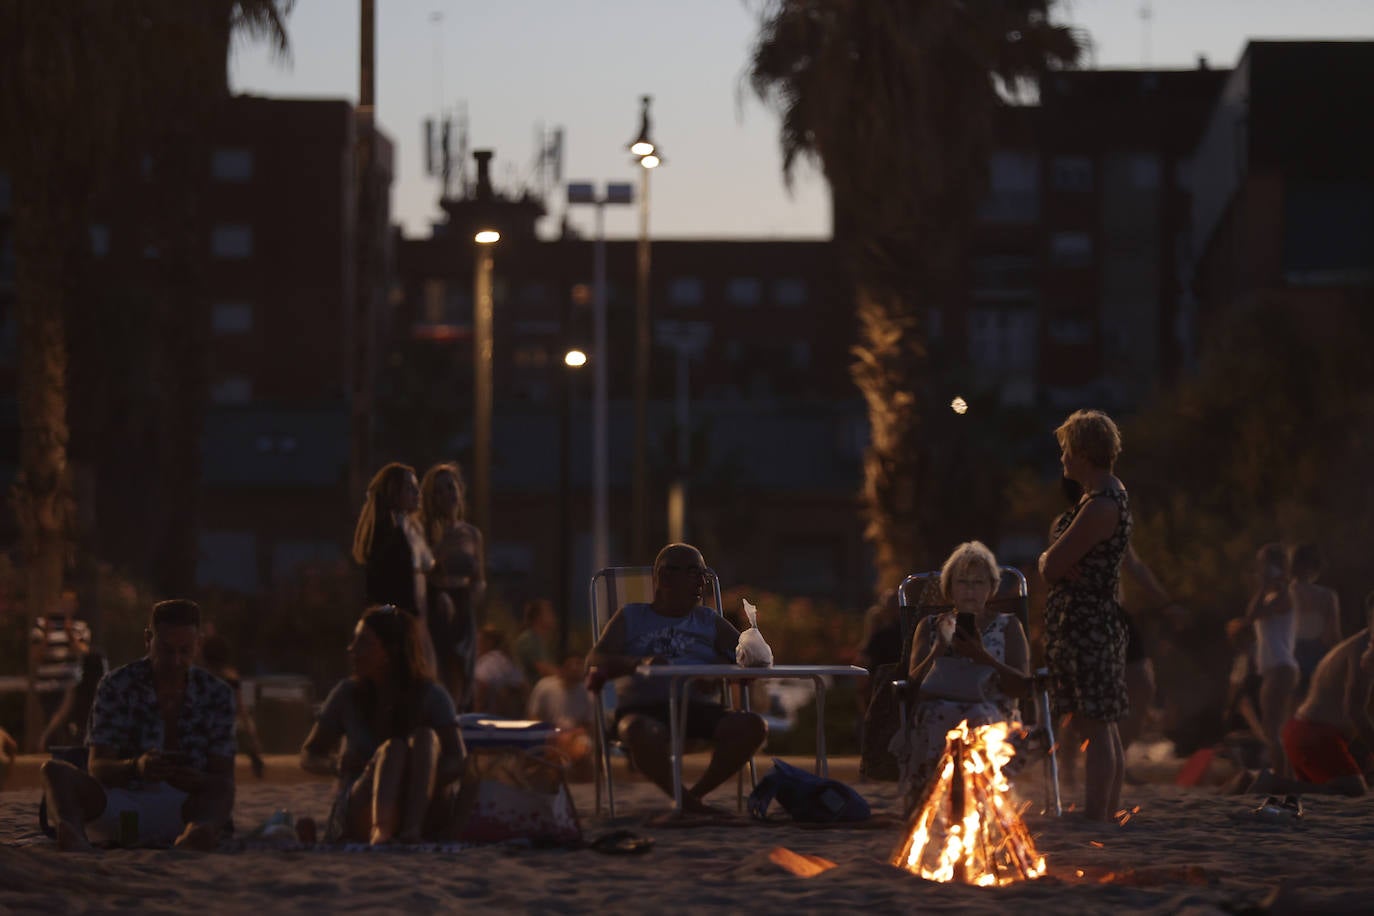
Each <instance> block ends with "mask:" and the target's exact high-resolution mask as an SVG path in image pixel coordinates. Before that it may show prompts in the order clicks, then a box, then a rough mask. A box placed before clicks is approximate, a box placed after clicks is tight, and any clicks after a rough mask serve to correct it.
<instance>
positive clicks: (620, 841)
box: [588, 830, 654, 856]
mask: <svg viewBox="0 0 1374 916" xmlns="http://www.w3.org/2000/svg"><path fill="white" fill-rule="evenodd" d="M588 845H590V847H591V848H592V849H595V850H596V851H597V852H604V853H607V854H609V855H621V856H632V855H642V854H643V853H646V852H648V851H649V850H651V849H653V848H654V838H653V837H651V836H639V835H638V834H634V833H631V832H630V831H628V830H614V831H612V832H610V833H606V834H602V835H601V836H599V837H597V838H596V839H594V840H592V841H591V843H590V844H588Z"/></svg>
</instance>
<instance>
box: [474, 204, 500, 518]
mask: <svg viewBox="0 0 1374 916" xmlns="http://www.w3.org/2000/svg"><path fill="white" fill-rule="evenodd" d="M472 240H473V241H474V242H476V243H477V248H476V257H477V263H476V270H475V271H474V273H473V292H472V324H473V360H472V363H473V385H472V392H473V395H472V398H473V404H472V451H473V454H472V492H473V495H474V496H475V497H476V498H475V499H474V500H473V501H472V509H473V512H472V521H473V524H475V525H476V526H477V530H478V531H481V532H482V534H483V536H484V537H486V538H487V543H491V533H490V523H491V400H492V398H491V359H492V302H491V274H492V247H491V246H492V245H494V244H496V243H497V242H499V241H500V240H501V233H499V232H497V231H496V230H495V229H483V230H481V231H480V232H478V233H477V234H476V235H474V236H473V239H472Z"/></svg>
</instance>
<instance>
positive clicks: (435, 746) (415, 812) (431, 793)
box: [301, 605, 466, 845]
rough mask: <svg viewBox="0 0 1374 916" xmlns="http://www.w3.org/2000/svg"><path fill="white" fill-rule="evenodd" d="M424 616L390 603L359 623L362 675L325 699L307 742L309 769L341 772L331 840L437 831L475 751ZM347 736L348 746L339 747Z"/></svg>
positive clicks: (412, 838) (417, 837)
mask: <svg viewBox="0 0 1374 916" xmlns="http://www.w3.org/2000/svg"><path fill="white" fill-rule="evenodd" d="M420 633H421V630H420V623H419V621H417V620H416V619H415V618H414V617H412V616H411V615H409V614H406V613H403V612H401V611H398V610H397V609H396V608H395V607H392V606H391V605H381V606H378V607H371V608H368V609H367V610H366V611H365V612H364V613H363V616H362V619H361V620H359V621H358V624H357V626H356V627H355V628H354V630H353V640H352V642H350V643H349V644H348V658H349V662H350V663H351V665H352V668H353V676H352V677H349V678H346V679H344V680H342V681H340V682H339V683H338V684H337V685H335V687H334V689H333V690H331V691H330V692H329V696H328V697H327V698H326V699H325V701H324V706H323V707H322V708H321V710H320V714H319V718H318V719H317V720H316V722H315V725H314V727H313V728H312V729H311V730H310V735H309V736H308V737H307V738H306V739H305V745H304V746H303V747H302V748H301V767H302V768H303V769H305V770H306V771H307V772H311V773H318V774H322V775H329V776H337V777H338V783H337V784H336V786H335V796H334V802H333V805H332V806H331V808H330V813H329V824H328V827H326V829H325V837H324V838H325V841H326V842H331V843H336V842H341V841H352V842H365V843H372V844H373V845H379V844H382V843H389V842H392V841H398V842H402V843H416V842H419V841H421V840H424V839H433V838H434V837H435V835H436V834H437V833H438V832H439V831H441V830H442V829H443V828H444V826H445V816H446V815H447V813H448V811H449V810H450V806H449V804H448V800H449V799H450V798H451V797H452V793H451V792H445V791H444V789H445V788H446V787H448V786H450V785H451V784H453V783H455V782H456V780H457V779H458V777H459V776H460V775H461V773H462V768H463V760H464V757H465V756H466V752H465V749H464V747H463V737H462V734H461V733H460V732H459V730H458V714H457V713H456V712H455V711H454V709H453V700H451V699H450V698H449V695H448V693H447V692H446V691H445V690H444V688H443V687H441V686H439V685H438V684H436V683H435V682H434V677H433V672H432V669H431V668H430V667H429V661H428V659H426V657H425V653H424V649H423V646H422V644H421V638H420ZM340 742H342V744H343V752H342V754H338V753H337V752H338V750H339V746H340Z"/></svg>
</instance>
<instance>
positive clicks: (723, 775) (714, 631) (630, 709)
mask: <svg viewBox="0 0 1374 916" xmlns="http://www.w3.org/2000/svg"><path fill="white" fill-rule="evenodd" d="M705 581H706V561H705V560H703V559H702V557H701V552H700V551H699V550H697V549H696V548H695V547H693V546H691V545H690V544H669V545H668V546H667V547H664V548H663V549H662V550H661V551H659V554H658V557H657V558H656V559H655V560H654V600H653V602H652V603H651V604H627V605H625V607H623V608H621V609H620V610H618V611H616V613H615V615H614V616H613V617H612V618H611V619H610V622H608V623H607V624H606V629H605V630H604V631H603V632H602V634H601V638H600V639H599V640H597V643H596V645H595V646H593V647H592V651H591V654H590V655H589V656H588V657H587V663H588V666H589V667H590V668H592V669H595V673H596V674H599V675H602V676H604V677H619V678H621V679H622V680H621V682H620V683H619V684H617V685H616V693H617V695H618V697H619V700H620V702H619V704H618V705H617V706H616V711H615V712H616V730H617V733H618V734H619V735H620V740H621V741H623V742H624V743H625V747H626V749H627V750H628V751H629V753H630V758H631V760H633V761H634V764H635V766H636V767H637V768H638V769H639V771H640V772H641V773H643V774H644V775H645V776H647V777H649V779H651V780H653V782H654V783H655V784H656V785H657V786H658V787H659V788H660V789H662V790H663V791H664V792H667V793H668V794H670V795H671V794H672V792H673V778H672V764H671V762H670V761H669V759H668V749H669V735H668V689H667V685H666V682H665V681H663V680H658V679H652V678H646V677H639V676H636V675H635V673H634V672H635V668H637V667H638V666H639V665H640V664H651V665H673V664H678V665H690V664H734V662H735V646H736V645H737V644H738V643H739V631H738V630H736V629H735V628H734V627H732V626H731V625H730V624H729V623H727V622H726V620H725V618H724V617H722V616H720V614H718V613H716V612H715V611H714V610H712V609H711V608H708V607H703V606H702V603H701V596H702V585H703V583H704V582H705ZM686 730H687V738H688V739H689V740H691V739H698V740H705V741H710V742H711V743H712V744H713V745H714V751H713V752H712V754H711V762H710V763H709V764H708V765H707V767H706V772H705V773H703V774H702V776H701V779H700V780H698V781H697V784H696V785H694V786H692V787H691V788H690V789H684V790H683V793H682V807H683V809H684V810H686V811H689V812H709V811H711V810H712V809H711V808H710V807H709V806H708V805H707V804H706V803H705V802H704V801H703V800H702V799H703V798H705V796H706V794H707V793H708V792H710V791H711V790H712V789H714V788H716V787H717V786H719V785H720V784H721V783H723V782H724V781H725V780H726V779H728V778H729V777H730V776H732V775H733V774H734V773H735V772H736V771H738V770H739V768H740V767H742V766H744V764H745V763H747V762H748V761H749V758H750V757H752V756H753V755H754V753H755V752H756V751H757V750H758V749H759V748H760V747H762V746H763V742H764V739H765V738H766V737H767V735H768V726H767V724H766V723H765V722H764V721H763V718H762V717H761V716H759V715H757V714H756V713H752V712H732V711H730V710H727V709H726V708H725V707H724V706H722V705H721V704H720V703H719V702H718V701H717V700H715V699H712V698H707V697H704V696H700V695H697V696H693V697H691V698H689V699H688V702H687V722H686Z"/></svg>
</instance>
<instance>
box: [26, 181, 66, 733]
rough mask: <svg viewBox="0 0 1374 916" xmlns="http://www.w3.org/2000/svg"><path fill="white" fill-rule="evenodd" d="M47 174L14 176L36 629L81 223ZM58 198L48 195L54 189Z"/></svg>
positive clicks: (54, 586)
mask: <svg viewBox="0 0 1374 916" xmlns="http://www.w3.org/2000/svg"><path fill="white" fill-rule="evenodd" d="M37 171H40V170H39V169H32V170H21V169H16V170H15V181H14V199H15V207H14V229H15V232H14V238H15V311H16V313H17V315H18V325H19V327H18V331H19V340H20V341H22V345H21V346H20V349H19V372H18V380H17V388H18V401H19V426H20V436H19V473H18V475H17V476H16V478H15V482H14V486H13V489H12V492H11V496H12V499H13V503H14V512H15V519H16V521H17V523H18V527H19V536H20V545H21V548H22V557H23V563H24V570H25V576H24V581H25V587H26V594H25V607H26V611H27V617H28V623H29V630H32V629H33V626H34V624H35V618H37V617H39V616H42V615H45V614H48V613H49V612H50V611H51V610H52V609H53V608H54V607H56V605H57V602H58V599H59V596H60V595H61V591H62V574H63V569H64V567H65V565H66V561H67V555H68V553H69V550H70V544H69V536H68V535H69V531H68V529H69V519H70V517H71V510H72V504H71V481H70V477H69V474H68V470H67V439H68V431H67V342H66V338H65V334H64V322H63V291H64V289H65V280H64V278H65V270H64V265H65V263H66V255H67V250H68V245H69V243H70V240H71V238H72V229H73V227H74V226H75V225H76V222H77V221H76V220H75V219H73V218H72V217H71V215H70V214H71V213H72V208H71V207H69V206H67V204H68V203H69V201H66V200H61V199H58V198H59V197H60V196H61V195H62V193H63V191H64V190H65V186H64V185H62V184H61V183H60V182H57V181H54V180H52V179H50V178H48V177H47V176H42V175H37V174H33V172H37ZM54 188H56V189H58V190H57V191H56V193H45V191H47V190H48V189H54ZM29 658H30V661H29V696H28V703H27V708H26V711H25V723H24V747H25V748H26V749H27V750H29V751H34V750H37V745H38V738H39V736H40V735H41V734H42V731H43V727H44V726H45V725H46V724H47V723H45V722H42V721H41V715H40V709H39V707H38V703H37V697H36V695H35V693H34V689H33V688H34V682H35V677H36V674H37V659H36V656H35V655H34V653H30V656H29Z"/></svg>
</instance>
